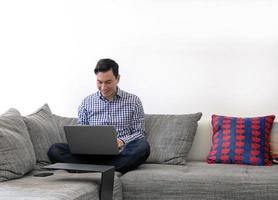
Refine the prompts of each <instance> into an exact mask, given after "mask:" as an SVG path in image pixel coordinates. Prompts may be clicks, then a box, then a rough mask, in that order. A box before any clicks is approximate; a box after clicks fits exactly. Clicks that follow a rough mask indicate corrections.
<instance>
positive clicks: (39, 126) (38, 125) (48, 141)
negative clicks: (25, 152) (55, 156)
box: [23, 104, 62, 165]
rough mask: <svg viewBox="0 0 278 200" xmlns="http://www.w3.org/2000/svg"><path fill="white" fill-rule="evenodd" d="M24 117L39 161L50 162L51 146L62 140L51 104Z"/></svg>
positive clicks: (41, 163) (43, 163)
mask: <svg viewBox="0 0 278 200" xmlns="http://www.w3.org/2000/svg"><path fill="white" fill-rule="evenodd" d="M23 119H24V122H25V123H26V125H27V128H28V132H29V135H30V138H31V141H32V143H33V146H34V150H35V154H36V159H37V163H38V164H40V165H45V164H49V163H50V160H49V158H48V156H47V151H48V149H49V147H50V146H51V145H52V144H54V143H60V142H61V141H62V140H61V138H60V134H59V130H58V127H57V124H56V122H55V120H54V117H53V115H52V113H51V110H50V108H49V106H48V105H47V104H45V105H43V106H42V107H41V108H39V109H38V110H37V111H36V112H34V113H32V114H30V115H28V116H25V117H24V118H23Z"/></svg>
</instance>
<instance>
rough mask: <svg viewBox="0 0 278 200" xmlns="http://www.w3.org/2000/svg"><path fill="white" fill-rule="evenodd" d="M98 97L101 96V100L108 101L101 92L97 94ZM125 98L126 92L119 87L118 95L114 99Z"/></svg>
mask: <svg viewBox="0 0 278 200" xmlns="http://www.w3.org/2000/svg"><path fill="white" fill-rule="evenodd" d="M97 95H98V96H99V98H100V99H102V100H106V98H105V97H104V96H102V94H101V92H100V91H98V92H97ZM123 96H124V92H123V91H122V90H121V89H120V88H119V87H117V93H116V95H115V97H114V99H116V98H122V97H123Z"/></svg>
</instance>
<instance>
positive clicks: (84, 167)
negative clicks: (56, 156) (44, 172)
mask: <svg viewBox="0 0 278 200" xmlns="http://www.w3.org/2000/svg"><path fill="white" fill-rule="evenodd" d="M44 168H45V169H64V170H77V171H86V172H106V171H108V170H111V169H114V166H108V165H94V164H75V163H55V164H51V165H47V166H44Z"/></svg>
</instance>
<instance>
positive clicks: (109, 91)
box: [96, 69, 120, 100]
mask: <svg viewBox="0 0 278 200" xmlns="http://www.w3.org/2000/svg"><path fill="white" fill-rule="evenodd" d="M96 77H97V88H98V89H99V91H100V92H101V94H102V96H104V97H105V98H106V99H108V100H112V99H113V97H114V96H115V94H116V92H117V85H118V83H119V80H120V75H119V76H118V77H115V76H114V74H113V72H112V69H111V70H109V71H107V72H98V73H97V74H96Z"/></svg>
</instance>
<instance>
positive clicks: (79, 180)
mask: <svg viewBox="0 0 278 200" xmlns="http://www.w3.org/2000/svg"><path fill="white" fill-rule="evenodd" d="M53 172H54V175H52V176H47V177H34V176H33V173H37V172H33V173H32V174H30V175H28V176H24V177H23V178H20V179H16V180H11V181H6V182H3V183H0V199H5V200H15V199H22V200H23V199H28V200H68V199H70V200H92V199H95V200H97V199H99V186H100V180H101V178H100V173H68V172H66V171H64V170H57V171H53ZM113 199H114V200H122V185H121V182H120V181H119V178H118V177H117V176H116V175H115V177H114V189H113Z"/></svg>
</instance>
